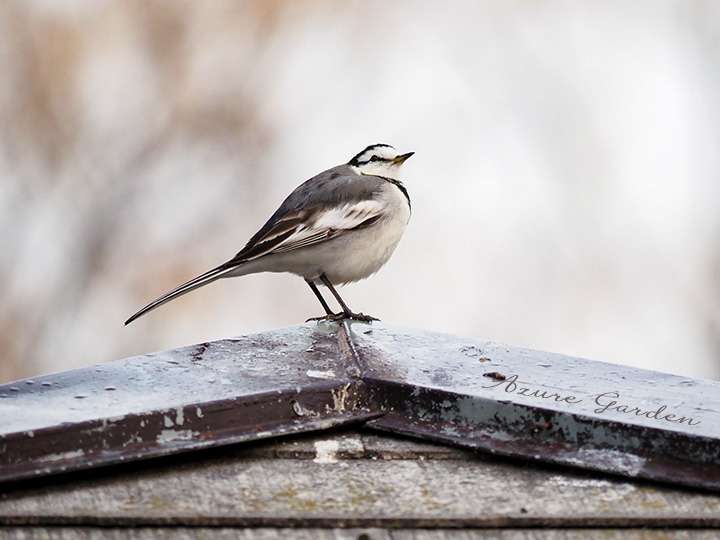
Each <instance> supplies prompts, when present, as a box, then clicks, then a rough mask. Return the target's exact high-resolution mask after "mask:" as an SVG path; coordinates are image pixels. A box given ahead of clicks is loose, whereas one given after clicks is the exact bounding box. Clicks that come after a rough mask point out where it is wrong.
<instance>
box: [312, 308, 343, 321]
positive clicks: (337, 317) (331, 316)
mask: <svg viewBox="0 0 720 540" xmlns="http://www.w3.org/2000/svg"><path fill="white" fill-rule="evenodd" d="M344 318H345V313H343V312H342V311H341V312H340V313H328V314H327V315H323V316H322V317H310V318H309V319H307V320H306V321H305V322H310V321H333V322H337V321H342V320H343V319H344Z"/></svg>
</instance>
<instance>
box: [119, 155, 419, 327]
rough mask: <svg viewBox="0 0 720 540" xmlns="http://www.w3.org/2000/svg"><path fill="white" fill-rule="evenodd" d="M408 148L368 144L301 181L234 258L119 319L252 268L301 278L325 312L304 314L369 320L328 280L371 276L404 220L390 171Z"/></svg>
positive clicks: (402, 194)
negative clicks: (330, 300) (331, 302)
mask: <svg viewBox="0 0 720 540" xmlns="http://www.w3.org/2000/svg"><path fill="white" fill-rule="evenodd" d="M413 153H414V152H408V153H407V154H398V153H397V152H396V151H395V149H394V148H393V147H392V146H389V145H387V144H373V145H372V146H368V147H367V148H365V149H364V150H363V151H362V152H360V153H359V154H357V155H356V156H355V157H353V158H352V159H351V160H350V161H349V162H347V163H346V164H344V165H338V166H337V167H333V168H332V169H328V170H327V171H323V172H321V173H320V174H318V175H317V176H314V177H313V178H311V179H310V180H308V181H306V182H304V183H302V184H301V185H300V186H298V187H297V188H296V189H295V191H293V192H292V193H291V194H290V196H289V197H288V198H287V199H285V201H284V202H283V203H282V204H281V205H280V208H278V209H277V211H276V212H275V213H274V214H273V215H272V217H270V219H269V220H268V221H267V223H265V225H263V227H262V228H261V229H260V230H259V231H258V232H257V233H255V235H254V236H253V237H252V238H251V239H250V241H249V242H248V243H247V245H246V246H245V247H244V248H243V249H242V250H241V251H240V252H239V253H238V254H237V255H235V257H233V258H232V259H230V260H229V261H227V262H226V263H223V264H221V265H220V266H218V267H216V268H213V269H212V270H209V271H207V272H205V273H204V274H202V275H200V276H198V277H196V278H195V279H191V280H190V281H188V282H187V283H183V284H182V285H180V286H179V287H176V288H175V289H173V290H172V291H170V292H168V293H166V294H164V295H162V296H161V297H160V298H158V299H157V300H154V301H153V302H151V303H149V304H148V305H147V306H145V307H144V308H142V309H141V310H140V311H138V312H137V313H135V315H133V316H132V317H130V318H129V319H128V320H127V321H125V324H129V323H131V322H132V321H134V320H135V319H137V318H138V317H140V316H141V315H144V314H145V313H147V312H148V311H151V310H153V309H155V308H156V307H159V306H161V305H163V304H164V303H166V302H169V301H170V300H174V299H175V298H177V297H179V296H182V295H183V294H185V293H188V292H190V291H192V290H194V289H197V288H198V287H202V286H203V285H207V284H208V283H211V282H213V281H215V280H216V279H220V278H226V277H235V276H244V275H246V274H255V273H258V272H290V273H291V274H297V275H299V276H301V277H303V278H304V279H305V281H306V282H307V284H308V285H309V286H310V288H311V289H312V291H313V293H315V296H317V299H318V300H319V301H320V303H321V304H322V307H323V309H324V310H325V313H326V315H325V316H323V317H313V318H312V319H308V320H323V319H325V320H339V319H356V320H361V321H367V322H369V321H373V320H377V319H375V318H374V317H371V316H369V315H364V314H362V313H353V312H352V311H351V310H350V308H349V307H348V305H347V304H346V303H345V302H344V301H343V299H342V298H340V295H339V294H338V292H337V291H336V290H335V285H338V284H345V283H350V282H353V281H358V280H361V279H364V278H366V277H368V276H370V275H371V274H374V273H375V272H377V271H378V270H379V269H380V267H382V265H384V264H385V263H386V262H387V261H388V259H389V258H390V255H392V253H393V251H394V250H395V246H397V244H398V242H399V241H400V237H401V236H402V234H403V232H404V231H405V227H406V225H407V223H408V220H409V219H410V197H409V196H408V192H407V189H405V186H404V185H403V184H402V182H400V180H398V173H399V171H400V167H401V165H402V164H403V163H404V162H405V160H407V159H408V158H409V157H410V156H412V155H413ZM318 282H319V283H321V284H323V285H325V286H326V287H327V288H328V289H330V292H331V293H332V294H333V296H334V297H335V299H336V300H337V301H338V303H339V304H340V306H341V307H342V311H341V312H339V313H333V312H332V310H331V309H330V306H328V304H327V302H326V301H325V299H324V298H323V296H322V294H320V291H319V290H318V288H317V283H318Z"/></svg>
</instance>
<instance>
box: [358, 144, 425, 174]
mask: <svg viewBox="0 0 720 540" xmlns="http://www.w3.org/2000/svg"><path fill="white" fill-rule="evenodd" d="M414 153H415V152H408V153H407V154H398V152H397V150H395V148H393V147H392V146H390V145H389V144H373V145H371V146H368V147H367V148H365V149H364V150H363V151H362V152H360V153H359V154H357V155H356V156H355V157H353V158H352V159H351V160H350V161H348V165H350V167H351V168H352V169H353V170H354V171H355V172H356V173H357V174H366V175H370V176H384V177H385V178H393V179H397V178H398V175H399V173H400V167H401V166H402V164H403V163H405V160H406V159H407V158H409V157H410V156H412V155H413V154H414Z"/></svg>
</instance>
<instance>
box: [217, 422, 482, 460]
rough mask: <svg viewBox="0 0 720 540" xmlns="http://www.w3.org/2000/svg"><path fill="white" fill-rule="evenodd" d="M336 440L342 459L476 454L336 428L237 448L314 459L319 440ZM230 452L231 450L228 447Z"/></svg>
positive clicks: (272, 455) (250, 453)
mask: <svg viewBox="0 0 720 540" xmlns="http://www.w3.org/2000/svg"><path fill="white" fill-rule="evenodd" d="M328 439H333V440H335V441H337V443H338V449H337V453H338V457H339V458H340V459H361V458H368V459H471V458H473V457H474V456H476V455H477V454H476V453H475V452H472V451H470V450H463V449H460V448H455V447H452V446H448V445H444V444H433V443H429V442H423V441H419V440H416V439H410V438H407V437H401V436H395V435H391V434H383V435H378V434H376V433H374V432H371V431H368V430H362V429H361V430H360V431H358V430H350V429H348V430H339V431H338V430H336V431H334V432H329V433H308V434H303V435H293V436H292V437H291V438H285V439H278V440H274V441H267V442H263V443H260V444H253V445H249V446H245V447H236V451H237V452H238V453H237V454H236V455H242V456H243V457H258V458H279V459H315V457H316V454H317V448H316V443H317V442H318V441H326V440H328ZM228 451H232V450H230V449H228Z"/></svg>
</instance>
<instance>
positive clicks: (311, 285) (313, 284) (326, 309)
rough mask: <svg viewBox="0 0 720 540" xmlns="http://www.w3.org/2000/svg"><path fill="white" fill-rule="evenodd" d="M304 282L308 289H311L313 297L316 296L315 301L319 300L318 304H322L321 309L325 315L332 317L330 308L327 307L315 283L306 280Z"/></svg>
mask: <svg viewBox="0 0 720 540" xmlns="http://www.w3.org/2000/svg"><path fill="white" fill-rule="evenodd" d="M305 282H306V283H307V284H308V285H309V286H310V288H311V289H312V292H314V293H315V296H317V299H318V300H320V303H321V304H322V307H323V309H324V310H325V313H326V314H327V315H332V314H333V312H332V310H331V309H330V306H328V304H327V302H326V301H325V299H324V298H323V296H322V294H320V291H319V290H318V288H317V285H315V283H314V282H313V281H312V280H310V279H306V280H305Z"/></svg>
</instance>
